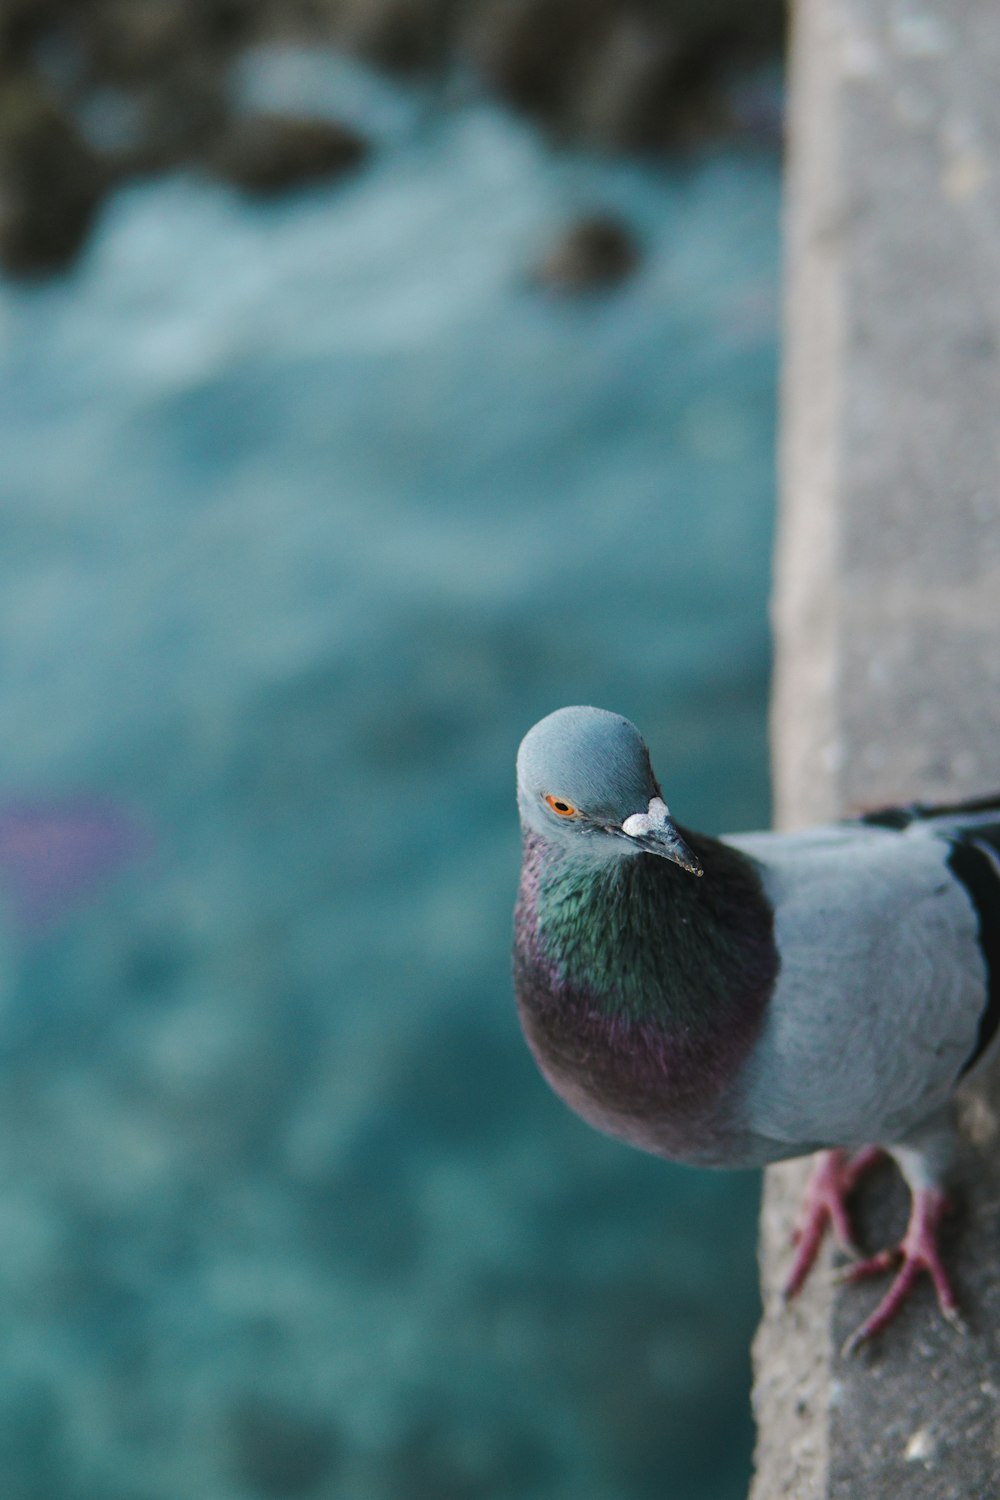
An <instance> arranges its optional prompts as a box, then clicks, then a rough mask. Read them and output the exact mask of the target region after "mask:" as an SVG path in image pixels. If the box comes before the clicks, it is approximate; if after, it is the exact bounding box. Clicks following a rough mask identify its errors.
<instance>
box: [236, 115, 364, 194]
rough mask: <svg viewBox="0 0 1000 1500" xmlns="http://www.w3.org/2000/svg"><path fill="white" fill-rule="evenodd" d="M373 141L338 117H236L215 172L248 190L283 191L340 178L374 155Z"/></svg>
mask: <svg viewBox="0 0 1000 1500" xmlns="http://www.w3.org/2000/svg"><path fill="white" fill-rule="evenodd" d="M368 150H369V147H368V142H367V141H366V140H365V139H364V137H363V136H360V135H358V134H357V132H356V131H353V130H351V129H350V128H349V127H348V126H346V125H339V124H337V123H336V122H335V121H333V120H316V119H310V118H303V119H292V118H290V117H288V116H284V115H263V114H261V115H253V116H250V117H248V118H246V119H239V120H234V121H233V122H232V123H231V124H230V125H229V127H228V129H227V130H226V131H225V133H224V134H223V136H222V138H221V139H220V140H219V141H218V142H217V143H216V145H215V146H214V148H213V150H212V151H211V153H210V155H209V158H208V161H209V165H210V167H211V168H212V170H213V171H214V172H216V173H217V174H218V175H219V176H220V177H224V178H225V179H226V180H227V181H228V182H233V183H235V184H236V186H237V187H241V188H243V190H244V191H245V192H248V193H264V194H268V193H279V192H282V191H283V190H284V189H286V188H292V187H299V186H301V185H302V184H304V183H308V182H317V181H320V180H322V179H324V178H329V177H337V176H339V175H340V174H341V173H342V172H347V171H350V170H351V169H352V168H353V167H357V166H359V165H360V164H361V162H363V161H364V159H365V157H366V156H367V155H368Z"/></svg>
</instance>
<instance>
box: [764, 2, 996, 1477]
mask: <svg viewBox="0 0 1000 1500" xmlns="http://www.w3.org/2000/svg"><path fill="white" fill-rule="evenodd" d="M791 76H792V105H791V121H790V153H789V174H788V197H787V230H786V255H787V302H786V313H787V325H786V353H785V369H784V389H783V414H782V421H783V440H782V476H781V478H782V501H781V519H780V535H779V545H778V558H777V583H776V596H775V605H774V622H775V631H776V640H777V669H776V681H775V690H774V703H773V740H774V756H775V776H776V798H777V804H776V805H777V816H778V821H779V822H780V823H781V824H782V825H784V826H797V825H800V824H805V823H808V822H811V821H815V820H820V819H824V818H828V817H830V816H833V815H836V814H839V813H841V812H846V811H850V810H853V809H857V808H859V807H861V806H872V805H878V804H881V803H885V802H892V801H897V800H901V799H908V798H912V797H924V798H934V797H952V796H955V795H965V794H974V793H977V792H985V791H992V790H995V789H1000V4H998V3H997V0H917V3H909V0H799V4H798V5H797V7H796V12H795V16H794V20H793V45H792V75H791ZM998 1116H1000V1092H998V1090H997V1089H996V1088H995V1087H993V1088H991V1087H990V1086H989V1085H983V1086H981V1087H980V1088H979V1090H978V1092H977V1093H975V1094H974V1095H972V1096H971V1097H970V1098H968V1099H967V1100H965V1101H964V1103H963V1120H964V1124H965V1137H966V1150H965V1154H964V1157H963V1160H962V1163H961V1168H960V1171H959V1174H958V1180H957V1183H956V1187H957V1196H958V1198H959V1202H960V1211H959V1213H958V1214H957V1215H956V1217H955V1219H954V1221H953V1223H952V1225H951V1227H950V1230H949V1232H948V1234H947V1236H946V1241H945V1243H946V1249H947V1255H948V1259H949V1262H950V1265H951V1267H952V1269H953V1271H954V1277H955V1282H956V1286H957V1290H958V1293H959V1296H960V1298H961V1302H962V1305H963V1309H964V1311H965V1314H966V1316H967V1318H968V1321H969V1323H970V1325H971V1332H970V1333H969V1334H968V1335H966V1336H965V1337H962V1336H961V1335H959V1334H957V1333H956V1332H955V1331H954V1330H953V1329H952V1328H950V1327H949V1326H948V1325H947V1324H945V1323H944V1322H943V1320H942V1319H941V1317H940V1316H939V1314H938V1312H937V1310H936V1307H935V1305H934V1302H933V1297H932V1295H931V1293H930V1290H929V1287H927V1286H925V1287H922V1288H921V1290H920V1294H919V1295H915V1296H914V1297H913V1298H912V1301H911V1303H910V1305H908V1306H907V1307H906V1308H905V1309H904V1312H903V1314H902V1315H901V1316H900V1318H899V1320H898V1322H897V1323H896V1325H895V1326H893V1327H892V1328H890V1329H889V1330H888V1331H887V1332H886V1334H884V1335H883V1336H882V1338H881V1339H880V1340H879V1341H878V1342H876V1343H875V1344H874V1345H872V1346H870V1347H869V1348H868V1349H867V1350H866V1351H863V1352H862V1353H860V1354H859V1355H856V1356H855V1357H853V1358H851V1359H844V1358H842V1357H841V1356H840V1355H839V1353H838V1352H837V1351H838V1350H839V1348H840V1345H841V1344H842V1342H843V1340H844V1339H845V1337H846V1336H847V1335H848V1334H849V1332H850V1331H851V1330H852V1329H853V1328H854V1327H855V1326H856V1325H857V1324H858V1323H859V1322H860V1321H861V1320H862V1318H863V1317H864V1315H865V1314H866V1313H867V1312H868V1311H870V1310H871V1308H872V1307H873V1306H874V1303H875V1300H876V1299H877V1297H878V1296H879V1294H880V1291H881V1289H882V1286H881V1283H878V1284H875V1283H871V1284H868V1285H867V1286H865V1287H845V1288H841V1289H836V1290H835V1289H834V1287H833V1285H832V1282H831V1265H832V1261H831V1258H830V1255H829V1252H827V1254H826V1257H825V1258H824V1259H823V1260H822V1261H821V1263H820V1265H819V1266H818V1267H817V1269H816V1271H815V1272H814V1274H813V1277H812V1279H811V1282H810V1284H809V1285H808V1286H807V1288H806V1291H805V1292H804V1293H803V1295H802V1297H801V1299H800V1300H799V1301H798V1302H797V1303H795V1304H793V1305H792V1306H791V1307H785V1306H784V1305H783V1303H782V1299H781V1296H780V1285H781V1281H782V1278H783V1276H784V1274H785V1272H786V1270H787V1266H788V1262H789V1247H788V1238H789V1234H790V1228H791V1221H792V1217H793V1213H794V1208H795V1205H796V1202H797V1199H798V1194H799V1192H800V1190H801V1185H802V1182H803V1180H804V1175H805V1165H806V1164H805V1163H801V1162H796V1163H791V1164H789V1165H786V1166H782V1167H779V1168H773V1169H771V1170H770V1171H769V1172H768V1174H767V1181H766V1186H765V1200H764V1210H763V1216H762V1247H761V1262H762V1275H763V1287H764V1298H765V1316H764V1321H763V1323H762V1326H761V1329H760V1333H759V1335H758V1339H757V1343H756V1348H755V1360H756V1367H757V1385H756V1391H755V1404H756V1409H757V1415H758V1422H759V1432H760V1436H759V1445H758V1455H757V1465H758V1466H757V1477H756V1480H755V1483H754V1487H753V1490H752V1500H778V1497H785V1496H788V1497H794V1500H821V1497H822V1500H826V1497H835V1500H872V1497H881V1496H883V1495H884V1496H893V1497H895V1496H905V1497H906V1500H931V1497H933V1500H951V1497H954V1500H985V1497H987V1496H990V1497H992V1496H995V1495H998V1494H1000V1126H998ZM905 1213H906V1195H905V1193H904V1192H903V1190H902V1188H901V1186H900V1184H899V1183H898V1182H897V1181H895V1180H894V1179H893V1176H892V1174H891V1173H886V1174H885V1175H882V1174H880V1175H879V1176H878V1178H877V1180H876V1179H875V1178H873V1179H872V1181H871V1185H870V1188H868V1189H866V1191H865V1193H864V1194H862V1195H861V1196H860V1197H859V1213H858V1216H857V1217H858V1223H859V1228H860V1231H861V1234H862V1237H863V1240H864V1242H865V1244H866V1245H871V1246H872V1247H877V1246H880V1245H882V1244H883V1243H886V1242H888V1241H889V1240H890V1238H893V1237H895V1236H896V1235H898V1232H899V1230H900V1229H901V1226H902V1224H903V1222H904V1221H905Z"/></svg>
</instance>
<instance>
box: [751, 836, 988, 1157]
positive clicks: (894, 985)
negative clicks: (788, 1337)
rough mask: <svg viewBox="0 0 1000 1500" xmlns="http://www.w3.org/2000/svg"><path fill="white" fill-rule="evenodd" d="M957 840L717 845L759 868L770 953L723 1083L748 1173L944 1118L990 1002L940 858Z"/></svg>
mask: <svg viewBox="0 0 1000 1500" xmlns="http://www.w3.org/2000/svg"><path fill="white" fill-rule="evenodd" d="M993 816H994V818H995V819H997V818H1000V813H997V814H994V815H993ZM965 826H966V828H967V829H968V824H967V825H965ZM974 827H975V823H973V828H974ZM969 831H970V832H971V831H972V829H969ZM956 836H958V837H962V836H963V829H962V824H961V821H960V820H957V819H956V817H955V816H954V815H949V816H947V817H946V818H943V819H940V820H938V819H928V820H926V821H923V820H915V821H914V822H912V823H911V824H910V825H909V826H908V827H907V828H905V829H904V830H901V831H899V830H896V829H886V828H883V827H877V826H876V827H871V826H866V825H864V824H862V823H854V824H839V825H835V826H833V827H829V828H821V829H816V830H812V831H810V832H808V833H791V834H768V833H761V834H751V835H745V836H743V837H737V838H730V839H727V840H726V842H727V843H729V844H731V845H732V846H734V847H735V848H738V849H740V850H742V851H743V853H745V854H747V855H749V856H750V857H751V858H752V859H754V860H755V861H756V862H757V866H758V869H759V871H760V874H761V879H762V882H763V886H764V890H765V893H766V895H767V897H768V900H769V902H770V904H771V907H772V909H773V911H774V920H775V941H776V946H777V949H778V952H779V954H780V956H781V967H780V970H779V973H778V977H777V982H776V984H775V988H774V992H773V994H772V997H771V1001H770V1004H769V1005H768V1007H767V1013H766V1016H765V1018H764V1022H763V1025H762V1027H761V1030H760V1032H759V1034H758V1038H757V1042H756V1045H755V1047H754V1049H753V1052H752V1054H751V1056H750V1057H749V1058H748V1059H747V1062H746V1063H745V1065H744V1067H743V1069H742V1070H741V1073H740V1076H739V1077H738V1078H737V1079H734V1081H733V1084H734V1092H735V1094H736V1096H737V1098H738V1103H737V1104H736V1106H735V1111H734V1112H735V1116H736V1118H737V1119H738V1120H739V1121H740V1122H741V1123H742V1124H743V1125H745V1127H746V1129H747V1132H748V1135H749V1136H751V1137H752V1143H751V1142H748V1145H749V1146H750V1150H749V1152H748V1155H747V1156H746V1157H745V1158H744V1159H743V1160H744V1162H745V1163H746V1164H751V1162H755V1163H757V1164H763V1163H764V1162H768V1161H773V1160H775V1159H777V1158H779V1157H782V1156H798V1155H801V1154H802V1153H803V1152H804V1151H812V1150H815V1149H817V1148H819V1147H824V1146H860V1145H863V1144H866V1143H869V1142H878V1143H880V1144H882V1145H886V1146H891V1145H896V1144H898V1143H901V1142H905V1141H906V1140H907V1138H908V1137H909V1136H910V1135H911V1133H912V1132H914V1131H918V1130H921V1129H923V1128H924V1127H926V1126H927V1124H928V1123H929V1122H932V1121H934V1120H935V1118H936V1117H937V1116H939V1115H940V1113H941V1112H942V1111H943V1110H945V1109H946V1106H947V1104H948V1101H949V1099H950V1098H951V1095H952V1094H953V1092H954V1089H955V1085H956V1083H957V1081H958V1080H959V1078H960V1077H961V1075H962V1073H963V1070H964V1069H965V1067H966V1065H967V1064H968V1063H969V1061H970V1059H971V1058H972V1057H973V1055H974V1054H975V1052H976V1050H977V1047H978V1045H979V1040H980V1031H981V1027H982V1025H983V1020H984V1016H985V1014H986V1012H987V1010H988V998H989V975H988V972H987V967H986V961H985V957H984V953H983V949H982V946H981V944H980V941H979V916H978V913H977V911H976V908H975V906H974V904H973V900H972V898H971V896H970V893H969V891H968V890H967V889H966V887H965V886H964V885H963V884H962V882H961V881H960V880H959V879H958V878H956V876H955V874H954V872H953V871H952V869H951V868H950V867H949V863H948V861H949V857H950V855H951V851H952V845H951V842H950V840H952V839H954V838H955V837H956ZM733 1164H734V1165H735V1164H736V1163H733Z"/></svg>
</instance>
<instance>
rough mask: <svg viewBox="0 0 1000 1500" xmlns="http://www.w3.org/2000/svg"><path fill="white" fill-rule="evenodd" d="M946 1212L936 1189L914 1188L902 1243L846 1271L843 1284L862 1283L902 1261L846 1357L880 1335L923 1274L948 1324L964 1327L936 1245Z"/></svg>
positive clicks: (849, 1345)
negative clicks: (932, 1289)
mask: <svg viewBox="0 0 1000 1500" xmlns="http://www.w3.org/2000/svg"><path fill="white" fill-rule="evenodd" d="M949 1212H950V1204H949V1202H948V1199H947V1198H946V1197H945V1195H944V1193H942V1192H941V1190H940V1189H939V1188H931V1187H926V1188H918V1189H916V1191H915V1192H914V1194H913V1204H912V1207H911V1209H910V1222H909V1224H908V1225H907V1226H906V1234H905V1236H904V1238H903V1241H902V1243H901V1244H900V1245H896V1246H894V1247H893V1248H892V1249H891V1250H883V1251H881V1253H880V1254H878V1255H873V1256H872V1257H871V1258H870V1259H869V1260H862V1261H859V1262H858V1264H857V1265H854V1266H851V1267H850V1268H849V1269H848V1271H847V1272H846V1274H845V1276H844V1280H845V1281H862V1280H864V1279H865V1278H867V1277H869V1276H877V1275H879V1274H880V1273H881V1272H883V1271H888V1270H891V1269H892V1267H893V1266H894V1265H896V1263H897V1262H898V1261H900V1260H902V1264H901V1265H900V1267H899V1270H898V1271H897V1273H896V1279H895V1281H894V1282H893V1283H892V1286H891V1287H890V1288H889V1290H888V1291H887V1292H886V1294H885V1296H884V1297H883V1298H882V1301H881V1302H880V1303H879V1305H878V1307H876V1309H875V1311H874V1312H873V1313H872V1315H871V1317H870V1318H866V1320H865V1321H864V1323H862V1325H861V1327H860V1328H859V1329H858V1330H857V1331H856V1332H855V1333H852V1334H851V1337H850V1338H849V1339H848V1340H847V1343H846V1344H845V1345H844V1353H845V1354H853V1352H854V1350H855V1349H857V1348H858V1346H859V1345H860V1344H864V1343H866V1342H867V1340H868V1339H870V1338H874V1336H875V1334H877V1333H881V1332H882V1329H883V1328H885V1327H886V1325H887V1324H889V1323H891V1322H892V1320H893V1318H894V1317H895V1316H896V1314H897V1313H898V1312H899V1309H900V1308H901V1307H902V1305H903V1303H904V1302H905V1301H906V1299H907V1297H908V1296H909V1295H910V1292H911V1291H912V1289H913V1287H914V1285H915V1284H916V1281H917V1279H918V1278H919V1277H920V1276H921V1275H922V1274H923V1273H924V1272H926V1273H927V1275H928V1276H929V1277H930V1278H931V1281H932V1282H933V1283H934V1290H935V1292H936V1293H937V1299H938V1306H939V1307H940V1309H941V1311H942V1313H943V1314H944V1316H945V1317H946V1318H947V1319H948V1322H949V1323H952V1324H954V1325H955V1327H956V1328H962V1327H963V1324H962V1320H961V1318H960V1316H959V1312H958V1301H957V1299H956V1297H955V1293H954V1292H953V1291H952V1289H951V1283H950V1281H949V1280H948V1276H947V1273H946V1271H945V1269H944V1266H943V1264H942V1262H941V1254H940V1251H939V1250H938V1243H937V1236H938V1228H939V1226H940V1224H941V1220H942V1219H943V1218H944V1217H945V1215H946V1214H948V1213H949Z"/></svg>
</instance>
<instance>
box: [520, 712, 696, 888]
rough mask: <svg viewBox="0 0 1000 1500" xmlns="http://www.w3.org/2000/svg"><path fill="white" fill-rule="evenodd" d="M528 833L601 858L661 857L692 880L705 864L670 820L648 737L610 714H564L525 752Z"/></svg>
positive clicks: (526, 744)
mask: <svg viewBox="0 0 1000 1500" xmlns="http://www.w3.org/2000/svg"><path fill="white" fill-rule="evenodd" d="M517 803H518V808H519V809H520V813H521V821H522V823H523V824H524V826H525V828H528V829H531V830H532V831H533V832H534V833H540V834H541V835H542V836H543V837H544V838H545V839H547V840H548V841H549V842H550V843H553V844H559V845H561V846H563V847H565V848H571V849H574V850H576V851H577V852H579V853H587V854H588V855H590V856H591V857H593V858H595V859H617V858H620V857H621V856H622V855H623V854H629V853H631V854H658V855H661V856H662V857H663V858H664V859H669V860H672V861H673V862H674V864H676V865H680V867H681V868H682V869H683V870H689V871H690V872H691V874H692V875H700V874H701V873H702V871H701V866H700V865H699V863H698V861H697V859H696V858H695V857H694V855H693V854H692V853H691V851H690V849H688V847H687V845H686V844H685V843H684V841H683V839H682V838H681V836H680V834H679V833H678V832H677V829H676V828H675V827H674V825H673V823H672V822H671V821H670V814H669V813H668V811H667V808H666V805H665V803H664V801H663V798H662V797H661V796H660V788H659V785H658V784H657V780H656V777H655V776H654V775H653V767H652V765H651V764H650V760H649V751H648V750H647V749H646V745H645V742H644V740H643V738H642V735H641V734H640V733H639V731H638V729H636V727H635V725H634V724H631V723H629V721H628V719H623V718H622V716H621V714H612V713H608V712H606V710H605V709H603V708H560V709H557V710H556V712H555V713H554V714H549V715H548V716H547V718H544V719H541V720H539V722H538V723H537V724H536V725H535V727H534V728H533V729H529V731H528V733H527V734H526V735H525V736H524V739H523V740H522V741H521V748H520V749H519V750H518V752H517Z"/></svg>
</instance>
